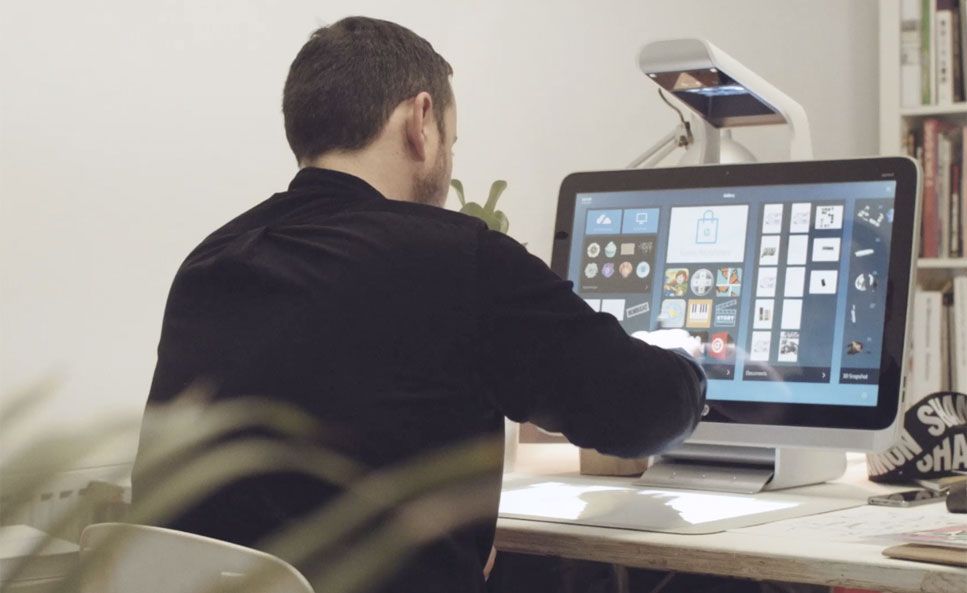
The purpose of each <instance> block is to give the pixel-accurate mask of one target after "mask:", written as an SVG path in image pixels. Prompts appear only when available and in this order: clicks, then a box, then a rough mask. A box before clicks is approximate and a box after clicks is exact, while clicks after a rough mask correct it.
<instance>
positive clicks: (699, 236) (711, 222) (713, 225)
mask: <svg viewBox="0 0 967 593" xmlns="http://www.w3.org/2000/svg"><path fill="white" fill-rule="evenodd" d="M718 240H719V219H718V217H717V216H715V212H713V211H712V210H706V211H705V212H704V213H703V214H702V217H701V218H699V219H698V222H696V224H695V242H696V243H706V244H707V243H717V242H718Z"/></svg>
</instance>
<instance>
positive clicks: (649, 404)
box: [478, 231, 706, 457]
mask: <svg viewBox="0 0 967 593" xmlns="http://www.w3.org/2000/svg"><path fill="white" fill-rule="evenodd" d="M478 266H479V268H478V273H479V275H480V286H481V291H482V294H481V311H482V312H481V344H480V347H481V350H482V352H481V354H482V358H483V365H482V369H483V379H484V381H485V382H486V383H487V385H488V387H489V388H490V390H491V393H492V397H493V399H494V401H495V403H496V405H497V407H498V408H499V409H500V410H501V411H502V412H503V413H504V414H505V415H506V416H507V417H509V418H510V419H512V420H515V421H518V422H524V421H530V422H533V423H535V424H537V425H538V426H540V427H542V428H544V429H546V430H551V431H555V432H561V433H563V434H564V435H565V436H566V437H567V438H568V439H569V440H570V441H571V442H572V443H574V444H575V445H578V446H581V447H589V448H594V449H597V450H599V451H601V452H602V453H606V454H611V455H620V456H626V457H636V456H641V455H647V454H651V453H655V452H657V451H660V450H662V449H665V448H667V447H669V446H673V445H675V444H677V443H679V442H681V441H682V440H684V439H685V438H686V437H687V436H688V435H690V434H691V432H692V430H694V428H695V425H696V424H697V423H698V421H699V418H700V416H701V410H702V407H703V406H704V404H705V388H706V381H705V375H704V373H703V372H702V369H701V367H700V366H699V365H698V364H697V363H696V362H695V361H694V360H692V359H691V358H690V357H688V356H687V355H684V354H679V353H677V352H674V351H671V350H665V349H663V348H659V347H656V346H651V345H649V344H647V343H645V342H643V341H641V340H638V339H635V338H632V337H630V336H628V335H627V333H625V331H624V330H623V329H622V328H621V326H620V325H619V323H618V321H617V320H616V319H615V318H614V317H613V316H611V315H608V314H606V313H595V312H594V311H593V310H592V309H591V308H590V307H589V306H588V305H587V304H586V303H585V302H584V301H583V300H582V299H581V298H580V297H578V296H577V295H576V294H574V292H573V290H572V285H571V283H570V282H567V281H564V280H561V279H560V278H559V277H558V276H557V275H556V274H554V272H552V271H551V270H550V269H549V268H548V267H547V266H546V265H545V264H544V263H543V262H542V261H540V260H539V259H538V258H536V257H534V256H532V255H530V254H528V253H527V251H526V250H525V249H524V248H523V247H522V246H521V245H520V244H519V243H517V242H515V241H514V240H512V239H510V238H508V237H505V236H503V235H500V234H498V233H495V232H492V231H482V232H481V235H480V243H479V252H478Z"/></svg>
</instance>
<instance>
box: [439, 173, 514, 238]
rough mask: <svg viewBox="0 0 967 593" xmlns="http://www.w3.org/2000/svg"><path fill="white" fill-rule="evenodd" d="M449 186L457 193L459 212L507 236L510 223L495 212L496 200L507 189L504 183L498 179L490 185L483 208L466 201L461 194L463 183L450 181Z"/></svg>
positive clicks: (456, 180) (499, 213)
mask: <svg viewBox="0 0 967 593" xmlns="http://www.w3.org/2000/svg"><path fill="white" fill-rule="evenodd" d="M450 185H451V186H452V187H453V189H454V190H455V191H456V192H457V198H458V199H459V200H460V212H462V213H464V214H469V215H470V216H475V217H477V218H479V219H480V220H482V221H484V222H485V223H487V226H488V227H489V228H490V229H491V230H494V231H497V232H499V233H504V234H505V235H506V234H507V229H508V228H510V221H509V220H507V215H506V214H504V213H503V212H502V211H500V210H497V200H498V199H500V195H501V194H502V193H504V190H505V189H507V182H506V181H504V180H503V179H498V180H497V181H494V182H493V184H491V186H490V195H489V196H488V197H487V202H486V203H484V205H483V206H481V205H480V204H478V203H476V202H468V201H467V198H466V195H465V194H464V192H463V183H462V182H461V181H460V180H459V179H454V180H452V181H450Z"/></svg>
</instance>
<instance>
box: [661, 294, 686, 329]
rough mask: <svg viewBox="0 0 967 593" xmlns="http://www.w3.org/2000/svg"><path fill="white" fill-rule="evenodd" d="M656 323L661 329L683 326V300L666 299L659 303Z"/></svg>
mask: <svg viewBox="0 0 967 593" xmlns="http://www.w3.org/2000/svg"><path fill="white" fill-rule="evenodd" d="M658 323H659V325H661V327H663V328H676V327H682V326H684V325H685V301H684V299H666V300H664V301H662V303H661V312H660V313H659V314H658Z"/></svg>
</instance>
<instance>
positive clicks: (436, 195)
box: [413, 150, 450, 208]
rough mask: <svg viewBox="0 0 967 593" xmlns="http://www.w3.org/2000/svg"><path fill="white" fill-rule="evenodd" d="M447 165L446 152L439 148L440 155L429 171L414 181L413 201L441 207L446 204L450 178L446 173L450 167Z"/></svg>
mask: <svg viewBox="0 0 967 593" xmlns="http://www.w3.org/2000/svg"><path fill="white" fill-rule="evenodd" d="M448 165H449V163H448V162H447V153H446V151H444V150H441V151H440V156H438V157H437V160H436V162H435V163H434V164H433V168H432V169H430V172H429V173H427V174H426V176H425V177H421V178H419V179H417V180H416V181H415V182H414V187H413V201H415V202H416V203H418V204H427V205H429V206H438V207H441V208H442V207H443V205H444V204H446V201H447V194H448V193H449V190H450V179H449V175H447V171H448V170H449V168H450V167H449V166H448Z"/></svg>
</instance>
